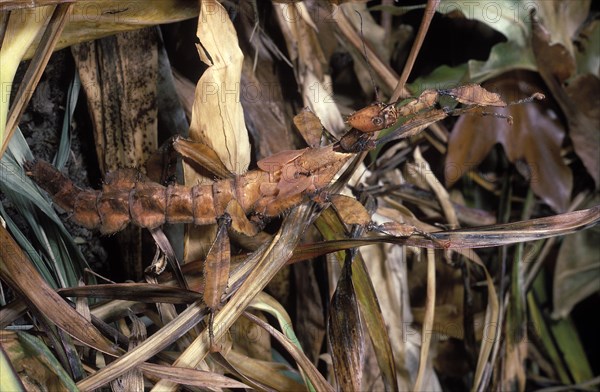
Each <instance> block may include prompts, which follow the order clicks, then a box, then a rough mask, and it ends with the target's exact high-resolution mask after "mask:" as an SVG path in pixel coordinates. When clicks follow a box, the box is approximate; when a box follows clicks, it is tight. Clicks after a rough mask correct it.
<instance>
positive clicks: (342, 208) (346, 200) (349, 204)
mask: <svg viewBox="0 0 600 392" xmlns="http://www.w3.org/2000/svg"><path fill="white" fill-rule="evenodd" d="M331 203H332V204H333V207H334V208H335V211H336V212H337V214H338V216H339V217H340V219H341V220H342V222H344V223H345V224H347V225H361V226H366V225H368V224H369V222H371V215H370V214H369V212H368V211H367V209H366V208H365V206H363V205H362V204H360V202H359V201H358V200H356V199H355V198H353V197H350V196H345V195H331Z"/></svg>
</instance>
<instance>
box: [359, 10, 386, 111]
mask: <svg viewBox="0 0 600 392" xmlns="http://www.w3.org/2000/svg"><path fill="white" fill-rule="evenodd" d="M354 12H356V14H357V15H358V19H359V20H360V39H361V42H362V47H363V57H364V58H365V62H366V63H367V71H369V77H370V78H371V83H372V84H373V90H374V91H375V100H376V101H377V102H381V100H380V98H379V88H378V87H377V84H376V83H375V78H374V77H373V67H372V66H371V62H370V61H369V56H368V55H367V45H366V44H365V36H364V34H363V19H362V15H361V13H360V12H358V11H357V10H354Z"/></svg>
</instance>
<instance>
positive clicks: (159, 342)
mask: <svg viewBox="0 0 600 392" xmlns="http://www.w3.org/2000/svg"><path fill="white" fill-rule="evenodd" d="M205 308H206V307H205V306H204V305H203V304H202V301H197V302H194V303H193V304H192V305H190V306H189V307H188V308H187V309H186V310H184V311H183V312H181V314H179V316H177V318H176V319H174V320H173V321H171V322H170V323H168V324H167V325H165V326H164V327H163V328H161V329H160V330H159V331H158V332H156V333H155V334H154V335H152V336H151V337H150V338H148V339H147V340H146V341H144V342H143V343H142V344H140V345H139V346H137V347H136V348H135V349H134V350H132V351H129V352H127V353H126V354H124V355H122V356H121V357H119V358H118V359H116V360H115V361H114V362H111V363H110V365H108V366H106V367H104V368H102V369H100V370H98V371H97V372H96V373H94V374H92V375H91V376H90V377H88V378H85V379H83V380H81V381H80V382H78V383H77V387H78V388H79V389H80V390H82V391H89V390H92V389H96V388H99V387H101V386H102V385H104V384H107V383H109V382H110V381H112V380H114V379H115V378H117V377H119V376H120V375H122V374H124V373H125V372H127V371H129V370H131V369H132V368H134V367H135V366H138V365H140V364H141V363H142V362H144V361H146V360H147V359H149V358H151V357H153V356H154V355H155V354H156V353H158V352H160V351H162V350H164V349H165V348H166V347H167V346H169V345H170V344H172V343H173V342H175V341H176V340H177V339H179V338H180V337H181V336H183V335H184V334H185V333H186V332H187V331H189V330H190V329H192V328H193V327H194V326H195V325H197V324H198V323H199V322H200V320H202V318H203V317H204V312H203V310H204V309H205Z"/></svg>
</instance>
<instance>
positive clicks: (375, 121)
mask: <svg viewBox="0 0 600 392" xmlns="http://www.w3.org/2000/svg"><path fill="white" fill-rule="evenodd" d="M372 122H373V125H381V124H383V118H382V117H381V116H377V117H373V120H372Z"/></svg>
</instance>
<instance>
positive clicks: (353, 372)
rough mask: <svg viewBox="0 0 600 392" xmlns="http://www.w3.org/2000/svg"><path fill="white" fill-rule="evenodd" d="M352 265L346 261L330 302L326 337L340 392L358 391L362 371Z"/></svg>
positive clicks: (360, 328) (360, 340)
mask: <svg viewBox="0 0 600 392" xmlns="http://www.w3.org/2000/svg"><path fill="white" fill-rule="evenodd" d="M351 266H352V263H350V262H348V260H347V261H346V263H345V264H344V268H343V269H342V276H341V277H340V280H339V281H338V284H337V288H336V290H335V293H334V294H333V298H332V299H331V309H330V311H329V326H328V329H327V331H328V338H329V345H330V350H331V358H332V360H333V369H334V374H335V379H336V380H337V383H338V390H340V391H360V390H361V379H362V368H363V363H362V361H363V351H364V347H363V343H364V339H363V336H362V335H363V333H362V325H361V321H360V313H359V311H358V302H357V299H356V294H355V292H354V285H353V284H352V272H351V271H352V269H351V268H352V267H351Z"/></svg>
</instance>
